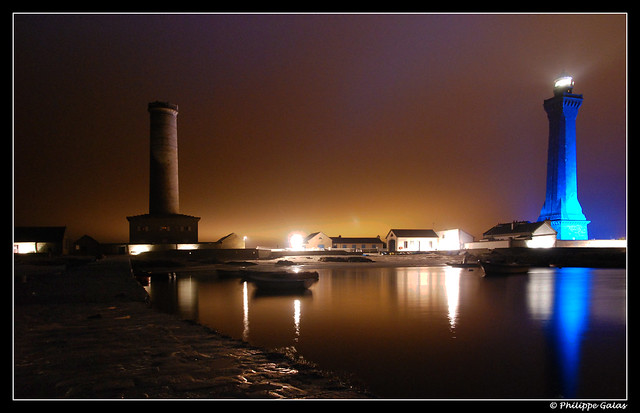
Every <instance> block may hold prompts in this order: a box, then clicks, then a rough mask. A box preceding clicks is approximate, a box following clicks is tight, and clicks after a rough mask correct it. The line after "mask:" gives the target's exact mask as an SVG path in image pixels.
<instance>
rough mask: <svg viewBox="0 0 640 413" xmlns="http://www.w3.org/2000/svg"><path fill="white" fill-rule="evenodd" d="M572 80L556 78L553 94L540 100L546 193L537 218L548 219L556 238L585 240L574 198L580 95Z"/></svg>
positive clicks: (583, 224)
mask: <svg viewBox="0 0 640 413" xmlns="http://www.w3.org/2000/svg"><path fill="white" fill-rule="evenodd" d="M572 92H573V79H572V78H571V77H570V76H562V77H560V78H558V79H556V81H555V84H554V89H553V94H554V96H553V97H552V98H550V99H547V100H545V101H544V110H545V111H546V112H547V117H548V118H549V154H548V158H547V195H546V198H545V202H544V206H543V207H542V210H541V211H540V217H538V221H546V220H549V221H551V226H552V227H553V229H555V230H556V231H557V232H558V235H557V239H559V240H586V239H588V238H589V236H588V232H587V224H589V222H591V221H587V220H586V217H585V216H584V214H583V213H582V207H581V206H580V202H579V201H578V177H577V175H576V117H577V116H578V110H579V109H580V105H582V95H574V94H573V93H572Z"/></svg>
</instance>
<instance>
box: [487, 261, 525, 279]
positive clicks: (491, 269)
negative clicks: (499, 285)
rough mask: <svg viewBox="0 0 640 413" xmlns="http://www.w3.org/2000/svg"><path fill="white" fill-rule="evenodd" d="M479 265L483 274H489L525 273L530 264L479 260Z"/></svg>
mask: <svg viewBox="0 0 640 413" xmlns="http://www.w3.org/2000/svg"><path fill="white" fill-rule="evenodd" d="M480 266H482V269H483V270H484V275H485V276H490V275H509V274H526V273H527V272H529V267H530V265H528V264H518V263H515V262H509V263H506V262H488V261H482V262H480Z"/></svg>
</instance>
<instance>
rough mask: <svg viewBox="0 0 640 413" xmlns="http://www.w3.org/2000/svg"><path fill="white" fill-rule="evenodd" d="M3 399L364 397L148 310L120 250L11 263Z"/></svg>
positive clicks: (340, 382)
mask: <svg viewBox="0 0 640 413" xmlns="http://www.w3.org/2000/svg"><path fill="white" fill-rule="evenodd" d="M13 311H14V314H13V327H14V329H13V333H14V335H13V399H14V400H40V399H83V400H84V399H162V400H165V399H250V400H255V399H340V400H344V399H367V398H373V397H374V396H373V395H372V394H369V393H368V392H367V391H366V390H364V389H362V388H359V387H357V386H354V385H353V384H350V383H348V380H346V379H345V378H341V377H338V376H336V375H333V374H332V373H331V372H327V371H324V370H322V369H320V368H318V367H317V366H314V365H312V364H310V363H308V362H305V361H304V360H301V359H296V358H295V357H294V356H291V355H287V354H284V353H280V352H274V351H267V350H264V349H260V348H256V347H252V346H250V345H248V344H247V343H244V342H241V341H238V340H234V339H231V338H229V337H226V336H224V335H221V334H218V333H217V332H215V331H213V330H211V329H209V328H207V327H205V326H202V325H199V324H196V323H193V322H190V321H186V320H181V319H179V318H177V317H176V316H173V315H170V314H165V313H161V312H159V311H156V310H153V309H152V308H151V307H150V305H149V303H148V296H147V294H146V291H145V290H144V288H142V286H141V285H140V284H139V283H138V282H136V281H135V278H134V277H133V276H132V274H131V271H130V263H129V258H128V257H123V256H120V257H109V258H104V259H101V260H97V261H89V262H86V261H67V262H60V261H58V262H56V261H55V260H50V261H49V262H46V261H45V262H42V261H40V262H35V263H34V262H15V263H14V306H13Z"/></svg>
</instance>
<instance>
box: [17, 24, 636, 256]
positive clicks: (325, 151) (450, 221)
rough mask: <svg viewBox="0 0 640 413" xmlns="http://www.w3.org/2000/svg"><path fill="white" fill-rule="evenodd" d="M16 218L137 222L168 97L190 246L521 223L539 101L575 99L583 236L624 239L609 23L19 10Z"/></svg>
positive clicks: (535, 197)
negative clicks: (566, 92) (564, 76)
mask: <svg viewBox="0 0 640 413" xmlns="http://www.w3.org/2000/svg"><path fill="white" fill-rule="evenodd" d="M13 22H14V27H13V34H14V38H13V46H14V54H13V57H14V60H13V68H14V72H13V87H14V90H13V92H14V95H13V103H14V106H13V110H14V112H13V120H14V124H13V150H14V152H13V159H14V165H13V171H14V176H13V183H14V187H13V190H14V224H15V225H20V226H22V225H50V226H63V225H64V226H67V236H68V237H70V239H71V240H75V239H77V238H79V237H80V236H82V235H84V234H87V235H90V236H92V237H93V238H95V239H97V240H98V241H100V242H126V241H128V222H127V220H126V217H127V216H131V215H138V214H144V213H147V212H148V210H149V206H148V194H149V192H148V191H149V159H148V158H149V114H148V112H147V104H148V103H149V102H152V101H156V100H160V101H169V102H171V103H175V104H177V105H178V106H179V115H178V142H179V149H178V153H179V176H180V212H181V213H183V214H188V215H195V216H199V217H201V218H202V219H201V220H200V225H199V240H200V241H215V240H217V239H219V238H220V237H222V236H225V235H227V234H229V233H231V232H235V233H236V234H238V235H240V236H247V237H248V243H247V246H249V247H254V246H256V245H264V246H272V247H275V246H276V245H278V246H280V247H282V246H284V244H285V240H286V238H287V235H288V234H289V233H291V232H292V231H301V232H304V233H311V232H316V231H323V232H325V233H326V234H328V235H330V236H337V235H342V236H369V237H372V236H373V237H374V236H376V235H380V236H381V237H382V238H384V237H385V236H386V234H387V232H388V231H389V229H391V228H433V229H435V230H442V229H452V228H461V229H463V230H465V231H467V232H469V233H471V234H472V235H474V236H475V237H476V239H479V238H481V236H482V233H483V232H484V231H486V230H488V229H489V228H491V227H492V226H493V225H495V224H497V223H499V222H509V221H512V220H528V221H535V220H537V218H538V215H539V213H540V209H541V207H542V205H543V203H544V198H545V183H546V159H547V140H548V121H547V117H546V114H545V112H544V109H543V107H542V103H543V101H544V100H545V99H547V98H550V97H552V96H553V81H554V79H555V78H556V77H557V76H559V75H560V74H561V73H562V72H566V73H569V74H571V75H573V76H574V79H575V88H574V93H578V94H583V96H584V103H583V105H582V108H581V109H580V112H579V115H578V119H577V123H576V125H577V145H578V146H577V160H578V198H579V200H580V203H581V205H582V208H583V211H584V213H585V215H586V217H587V219H589V220H591V221H592V223H591V224H590V225H589V227H588V228H589V237H590V238H618V237H623V236H626V177H627V170H626V142H627V139H626V133H627V129H626V117H627V106H626V99H627V85H626V79H627V50H626V48H627V16H626V15H625V14H605V15H598V14H596V15H593V14H579V15H564V14H552V15H546V14H534V15H522V14H516V15H510V14H499V15H489V14H471V15H462V14H453V15H438V14H391V15H389V14H382V15H380V14H355V15H352V14H346V15H345V14H302V15H300V14H284V15H282V14H280V15H273V14H267V15H264V14H241V15H228V14H214V15H210V14H195V15H166V14H156V15H141V14H130V15H118V14H115V15H114V14H98V15H82V14H79V15H34V14H16V15H14V19H13Z"/></svg>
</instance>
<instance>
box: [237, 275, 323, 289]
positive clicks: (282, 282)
mask: <svg viewBox="0 0 640 413" xmlns="http://www.w3.org/2000/svg"><path fill="white" fill-rule="evenodd" d="M247 280H248V281H250V282H252V283H253V284H254V285H255V286H256V288H258V290H262V291H304V290H306V289H308V288H309V287H311V286H312V285H313V284H314V283H315V282H317V281H318V273H317V272H315V271H308V272H299V273H293V272H287V271H281V272H267V271H264V272H259V271H255V272H253V271H252V272H248V273H247Z"/></svg>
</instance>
